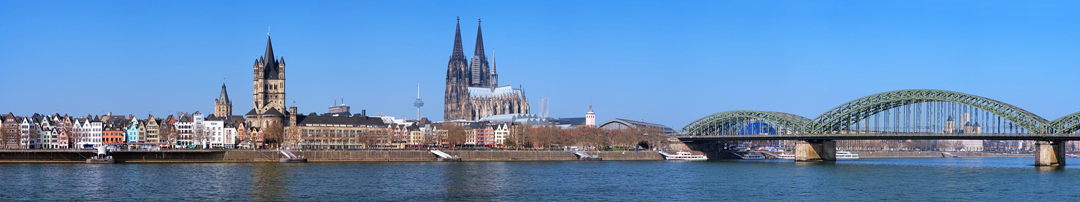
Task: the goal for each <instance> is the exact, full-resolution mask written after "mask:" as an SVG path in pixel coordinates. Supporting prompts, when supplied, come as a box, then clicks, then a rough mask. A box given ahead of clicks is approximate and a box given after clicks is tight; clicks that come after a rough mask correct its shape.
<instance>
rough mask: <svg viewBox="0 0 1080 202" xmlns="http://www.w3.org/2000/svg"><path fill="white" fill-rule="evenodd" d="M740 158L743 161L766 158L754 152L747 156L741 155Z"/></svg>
mask: <svg viewBox="0 0 1080 202" xmlns="http://www.w3.org/2000/svg"><path fill="white" fill-rule="evenodd" d="M739 157H742V159H747V160H761V159H765V156H762V155H761V154H757V153H753V152H751V153H746V154H741V155H739Z"/></svg>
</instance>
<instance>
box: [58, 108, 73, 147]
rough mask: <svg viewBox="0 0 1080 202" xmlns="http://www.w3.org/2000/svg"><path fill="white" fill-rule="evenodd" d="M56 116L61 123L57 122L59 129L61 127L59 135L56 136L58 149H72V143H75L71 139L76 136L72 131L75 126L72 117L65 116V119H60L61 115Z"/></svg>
mask: <svg viewBox="0 0 1080 202" xmlns="http://www.w3.org/2000/svg"><path fill="white" fill-rule="evenodd" d="M56 116H57V117H59V118H60V120H59V122H57V124H56V125H57V126H58V127H60V130H59V133H58V135H57V136H56V146H57V149H69V148H72V147H71V142H73V141H71V137H72V136H73V135H74V133H73V132H74V131H72V126H73V125H74V124H73V122H72V117H71V116H68V115H67V114H65V115H64V116H63V117H60V114H57V115H56Z"/></svg>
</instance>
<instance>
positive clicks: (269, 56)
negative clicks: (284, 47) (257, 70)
mask: <svg viewBox="0 0 1080 202" xmlns="http://www.w3.org/2000/svg"><path fill="white" fill-rule="evenodd" d="M274 59H275V58H274V46H273V45H271V44H270V36H267V37H266V53H265V54H263V60H264V61H265V62H266V63H273V62H274Z"/></svg>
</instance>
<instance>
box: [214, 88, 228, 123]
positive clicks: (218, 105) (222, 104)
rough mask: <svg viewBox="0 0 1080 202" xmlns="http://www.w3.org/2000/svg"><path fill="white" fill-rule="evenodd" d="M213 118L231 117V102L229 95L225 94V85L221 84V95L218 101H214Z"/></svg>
mask: <svg viewBox="0 0 1080 202" xmlns="http://www.w3.org/2000/svg"><path fill="white" fill-rule="evenodd" d="M214 116H217V117H220V118H229V117H230V116H232V101H230V100H229V93H226V92H225V84H224V83H222V84H221V95H218V99H214Z"/></svg>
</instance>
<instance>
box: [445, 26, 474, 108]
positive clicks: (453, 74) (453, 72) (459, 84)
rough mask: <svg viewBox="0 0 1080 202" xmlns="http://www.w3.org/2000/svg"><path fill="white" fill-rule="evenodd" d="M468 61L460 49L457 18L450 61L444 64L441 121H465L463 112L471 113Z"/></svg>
mask: <svg viewBox="0 0 1080 202" xmlns="http://www.w3.org/2000/svg"><path fill="white" fill-rule="evenodd" d="M469 73H470V72H469V61H468V60H466V59H465V51H464V50H463V48H462V47H461V18H460V17H459V18H458V22H457V28H456V30H455V31H454V51H453V53H452V54H450V61H449V62H448V63H447V64H446V94H445V102H444V105H445V107H443V120H444V121H450V120H459V119H467V118H468V116H466V114H465V112H469V111H472V110H470V109H468V108H466V107H468V105H467V103H468V97H469V91H468V89H467V88H468V85H469V78H470V76H469V75H470V74H469Z"/></svg>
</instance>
